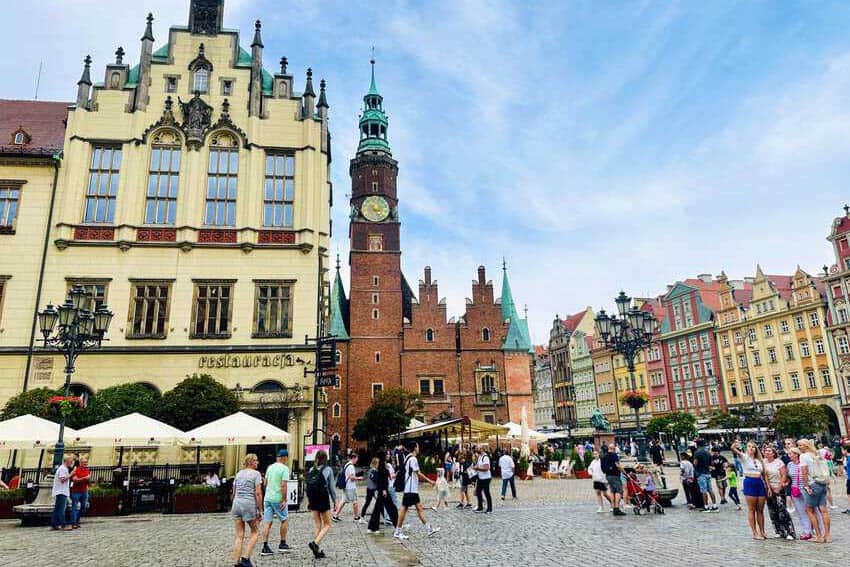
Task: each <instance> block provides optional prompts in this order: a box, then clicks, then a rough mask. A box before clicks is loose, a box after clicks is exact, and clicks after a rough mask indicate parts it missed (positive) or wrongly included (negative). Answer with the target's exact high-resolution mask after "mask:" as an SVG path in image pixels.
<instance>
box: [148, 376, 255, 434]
mask: <svg viewBox="0 0 850 567" xmlns="http://www.w3.org/2000/svg"><path fill="white" fill-rule="evenodd" d="M238 410H239V401H238V400H237V399H236V395H235V394H234V393H233V392H231V391H230V390H228V389H227V388H226V387H225V386H224V385H223V384H221V383H220V382H217V381H216V380H215V378H213V377H212V376H210V375H209V374H192V375H191V376H187V377H186V379H185V380H183V381H182V382H180V383H179V384H177V386H176V387H175V388H174V389H173V390H169V391H168V392H166V393H165V394H163V395H162V399H161V401H160V403H159V412H158V419H160V420H161V421H164V422H165V423H167V424H169V425H172V426H174V427H176V428H177V429H181V430H183V431H188V430H190V429H194V428H195V427H198V426H201V425H204V424H206V423H209V422H211V421H215V420H216V419H220V418H222V417H226V416H228V415H230V414H233V413H236V412H237V411H238Z"/></svg>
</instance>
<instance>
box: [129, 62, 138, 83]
mask: <svg viewBox="0 0 850 567" xmlns="http://www.w3.org/2000/svg"><path fill="white" fill-rule="evenodd" d="M138 84H139V66H138V65H136V66H135V67H133V68H132V69H130V70H129V71H128V72H127V86H128V87H135V86H136V85H138Z"/></svg>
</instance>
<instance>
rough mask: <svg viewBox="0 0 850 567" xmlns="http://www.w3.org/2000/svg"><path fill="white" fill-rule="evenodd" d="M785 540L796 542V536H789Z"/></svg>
mask: <svg viewBox="0 0 850 567" xmlns="http://www.w3.org/2000/svg"><path fill="white" fill-rule="evenodd" d="M785 539H787V540H788V541H794V536H792V535H791V534H788V535H787V536H785Z"/></svg>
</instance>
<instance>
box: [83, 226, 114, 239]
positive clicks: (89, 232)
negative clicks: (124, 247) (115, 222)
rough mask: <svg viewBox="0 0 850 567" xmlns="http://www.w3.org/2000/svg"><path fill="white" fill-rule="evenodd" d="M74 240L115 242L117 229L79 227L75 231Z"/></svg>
mask: <svg viewBox="0 0 850 567" xmlns="http://www.w3.org/2000/svg"><path fill="white" fill-rule="evenodd" d="M74 240H115V229H114V228H113V227H111V226H110V227H99V226H78V227H76V228H75V229H74Z"/></svg>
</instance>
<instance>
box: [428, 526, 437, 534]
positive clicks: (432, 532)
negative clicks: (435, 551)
mask: <svg viewBox="0 0 850 567" xmlns="http://www.w3.org/2000/svg"><path fill="white" fill-rule="evenodd" d="M438 531H440V528H434V527H432V526H428V537H431V536H432V535H434V534H435V533H437V532H438Z"/></svg>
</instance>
